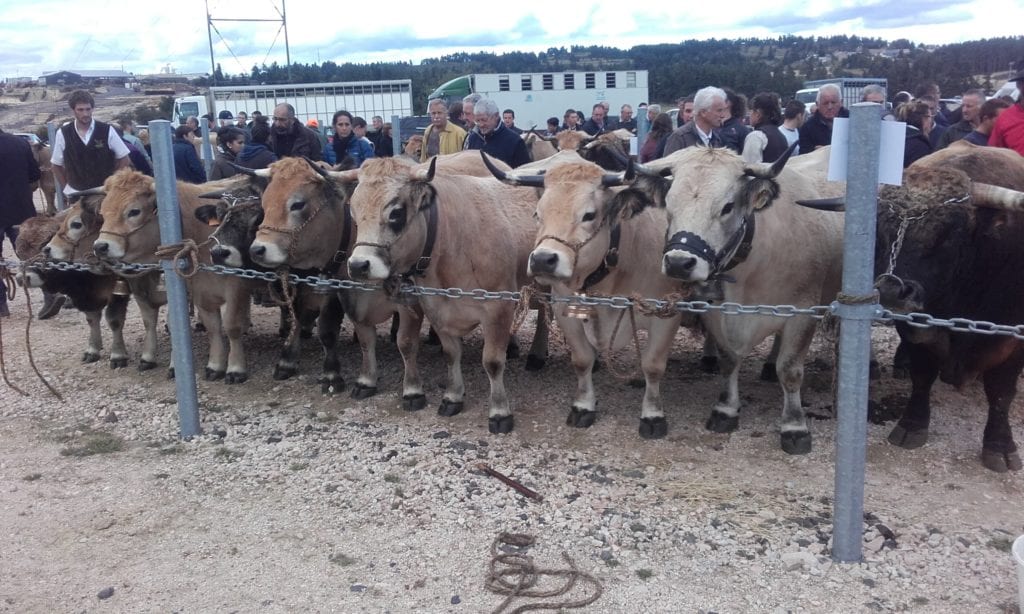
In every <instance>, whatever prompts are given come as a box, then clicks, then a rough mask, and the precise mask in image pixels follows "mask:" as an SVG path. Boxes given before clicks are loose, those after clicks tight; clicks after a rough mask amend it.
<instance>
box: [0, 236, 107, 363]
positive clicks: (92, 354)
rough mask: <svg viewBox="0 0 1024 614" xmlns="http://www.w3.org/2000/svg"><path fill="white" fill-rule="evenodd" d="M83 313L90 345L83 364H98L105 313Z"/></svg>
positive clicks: (0, 290)
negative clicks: (101, 326) (102, 321)
mask: <svg viewBox="0 0 1024 614" xmlns="http://www.w3.org/2000/svg"><path fill="white" fill-rule="evenodd" d="M0 239H3V237H0ZM0 292H4V289H3V288H0ZM83 313H85V322H86V324H88V325H89V344H88V345H87V346H86V348H85V354H82V362H96V361H97V360H99V359H100V352H102V351H103V333H102V332H101V331H100V321H101V320H102V318H103V313H102V312H101V311H99V310H97V311H86V312H83Z"/></svg>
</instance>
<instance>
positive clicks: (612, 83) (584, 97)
mask: <svg viewBox="0 0 1024 614" xmlns="http://www.w3.org/2000/svg"><path fill="white" fill-rule="evenodd" d="M469 94H480V95H482V96H484V97H485V98H490V99H491V100H493V101H494V102H495V103H497V105H498V110H499V111H503V110H505V109H512V110H513V111H514V112H515V114H516V126H518V127H519V128H522V129H523V130H526V129H529V128H531V127H534V126H535V127H536V128H537V130H541V131H543V130H544V129H545V127H546V124H547V120H548V118H549V117H557V118H558V119H559V122H561V121H562V116H563V115H564V114H565V111H566V110H567V109H576V110H580V111H583V114H584V115H585V116H586V117H590V112H591V110H592V109H593V106H594V105H595V104H596V103H598V102H608V104H609V107H610V109H609V115H610V116H611V117H618V116H619V109H620V108H621V107H622V105H624V104H629V105H631V106H632V107H633V109H634V111H635V110H636V106H637V105H638V104H640V103H641V102H648V101H649V100H648V97H649V95H648V90H647V71H646V70H590V71H571V72H568V71H567V72H528V73H527V72H524V73H495V74H481V73H478V74H473V75H463V76H461V77H456V78H455V79H452V80H451V81H448V82H447V83H445V84H443V85H441V86H440V87H438V88H437V89H436V90H434V92H433V93H432V94H430V95H429V96H428V97H427V98H428V99H430V100H433V99H434V98H441V99H444V100H445V101H446V102H449V103H451V102H453V101H455V100H461V99H462V98H463V97H465V96H467V95H469Z"/></svg>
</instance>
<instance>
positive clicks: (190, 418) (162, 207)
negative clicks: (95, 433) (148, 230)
mask: <svg viewBox="0 0 1024 614" xmlns="http://www.w3.org/2000/svg"><path fill="white" fill-rule="evenodd" d="M205 132H206V130H204V133H205ZM149 141H150V144H151V145H152V147H153V174H154V175H155V177H156V204H157V215H158V217H159V220H160V242H161V243H163V244H164V245H168V244H171V243H178V242H180V241H181V212H180V210H179V208H178V188H177V180H176V177H175V174H174V153H173V150H172V145H171V122H169V121H167V120H163V119H160V120H155V121H151V122H149ZM173 264H174V263H173V262H172V261H170V260H161V261H160V265H161V266H162V267H163V269H164V284H165V285H166V286H167V320H168V325H169V326H170V329H171V349H172V353H173V355H174V363H173V364H174V387H175V390H176V391H177V397H178V420H179V422H180V431H181V437H182V438H183V439H188V438H190V437H192V436H194V435H198V434H199V402H198V397H197V394H196V376H195V368H194V367H193V364H192V336H191V330H190V326H189V320H188V294H187V291H186V289H185V281H184V280H183V279H182V278H181V277H179V276H178V274H177V273H175V272H174V268H173Z"/></svg>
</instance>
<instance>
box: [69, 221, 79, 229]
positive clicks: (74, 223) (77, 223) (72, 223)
mask: <svg viewBox="0 0 1024 614" xmlns="http://www.w3.org/2000/svg"><path fill="white" fill-rule="evenodd" d="M69 226H71V228H73V229H74V230H79V229H80V228H81V227H82V223H81V222H71V224H69Z"/></svg>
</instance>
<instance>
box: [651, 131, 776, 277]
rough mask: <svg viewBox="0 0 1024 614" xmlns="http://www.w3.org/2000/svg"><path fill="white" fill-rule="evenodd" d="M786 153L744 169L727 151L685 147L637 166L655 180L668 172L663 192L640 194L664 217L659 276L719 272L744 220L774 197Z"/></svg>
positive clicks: (736, 244)
mask: <svg viewBox="0 0 1024 614" xmlns="http://www.w3.org/2000/svg"><path fill="white" fill-rule="evenodd" d="M791 152H792V148H790V150H789V151H787V153H786V155H784V156H782V157H781V158H780V159H779V160H778V161H776V162H775V163H774V164H753V165H748V164H746V163H744V162H743V159H742V158H740V157H739V156H738V155H736V154H735V153H733V152H731V151H729V150H728V149H718V148H707V147H690V148H687V149H683V150H681V151H679V152H676V153H674V154H672V155H671V156H669V157H666V158H664V159H662V160H659V161H658V164H654V165H648V166H647V167H641V168H640V169H639V170H641V172H644V173H645V174H648V175H653V176H654V177H655V180H656V181H657V179H658V178H659V177H660V176H661V175H663V174H664V173H665V172H671V174H672V182H671V184H670V186H669V187H668V189H667V191H665V192H661V191H660V190H661V189H663V188H661V187H659V186H663V185H664V184H663V183H657V182H656V183H654V184H649V185H651V186H652V188H653V189H650V190H648V193H647V195H646V196H647V200H648V202H651V203H654V204H656V205H659V206H664V207H665V208H666V210H667V213H668V223H669V229H668V236H667V241H666V245H665V255H664V257H663V258H662V272H663V273H664V274H665V275H668V276H669V277H674V278H676V279H681V280H683V281H686V282H704V281H708V280H710V279H713V278H714V277H715V275H717V274H718V273H719V272H721V270H722V269H723V267H725V266H726V265H727V264H728V263H729V261H730V259H731V258H732V256H733V254H734V253H735V251H736V249H737V248H738V247H739V245H740V243H741V241H742V239H743V236H744V234H745V231H746V228H747V224H748V222H747V219H748V217H749V216H751V215H754V214H756V213H757V212H758V211H762V210H764V209H766V208H767V207H769V206H771V204H772V202H773V201H774V200H775V199H776V198H777V197H778V195H779V184H778V183H777V182H776V181H775V177H776V176H777V175H778V174H779V173H780V172H781V171H782V169H783V167H784V166H785V164H786V161H787V160H788V158H789V154H790V153H791ZM642 204H644V203H643V202H638V203H637V204H636V205H634V206H637V205H642Z"/></svg>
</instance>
